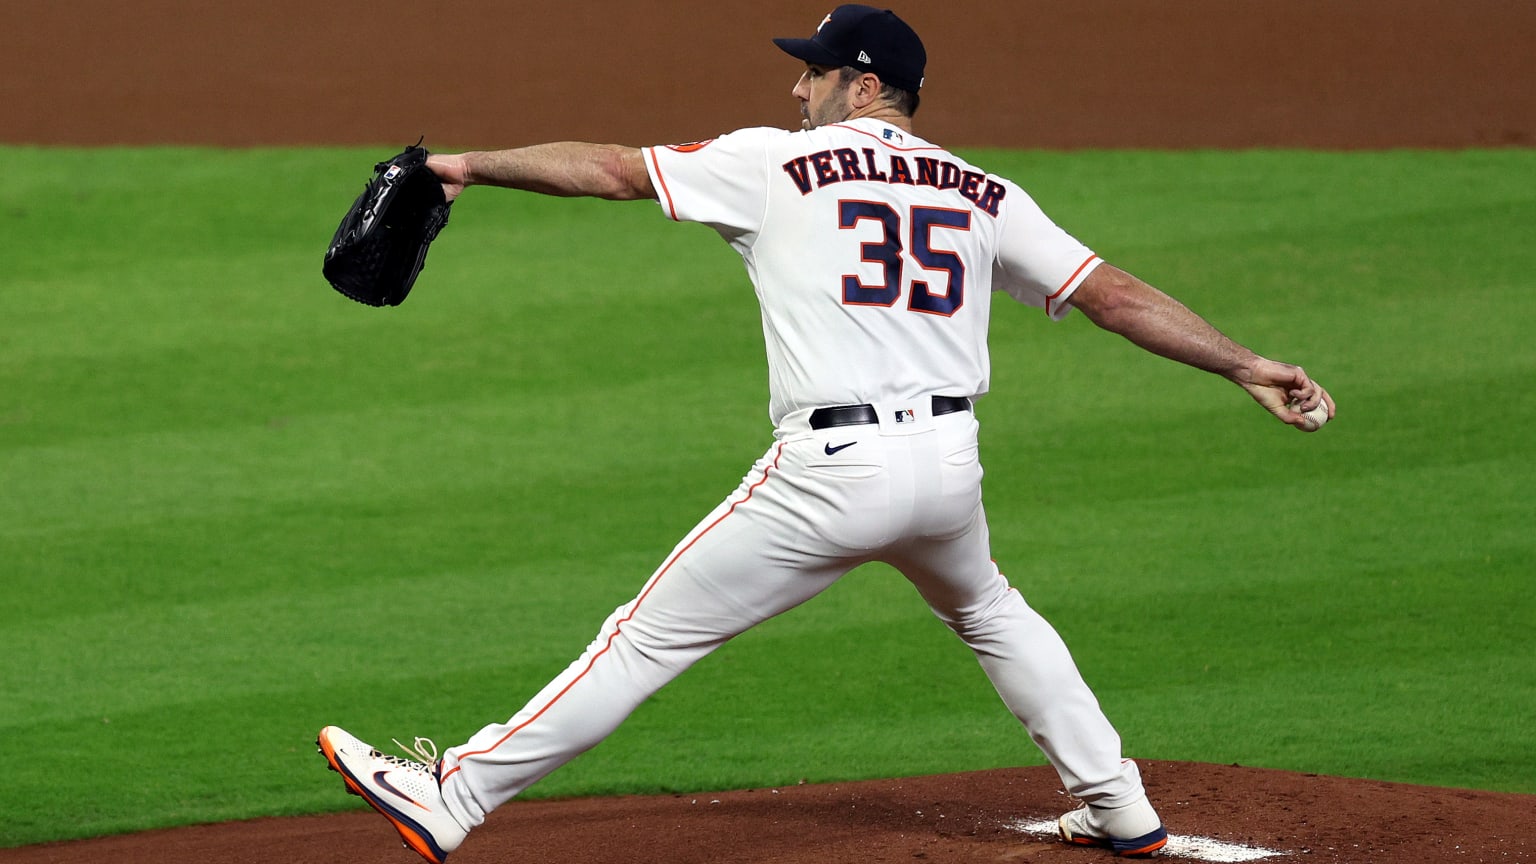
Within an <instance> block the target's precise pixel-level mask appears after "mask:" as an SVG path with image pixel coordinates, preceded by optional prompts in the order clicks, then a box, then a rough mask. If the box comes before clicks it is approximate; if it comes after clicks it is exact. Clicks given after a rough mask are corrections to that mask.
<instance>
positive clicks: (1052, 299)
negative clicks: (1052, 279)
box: [1045, 255, 1099, 315]
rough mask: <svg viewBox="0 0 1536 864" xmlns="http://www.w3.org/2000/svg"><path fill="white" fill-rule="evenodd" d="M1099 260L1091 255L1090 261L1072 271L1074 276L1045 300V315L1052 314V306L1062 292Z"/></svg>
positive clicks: (1068, 278)
mask: <svg viewBox="0 0 1536 864" xmlns="http://www.w3.org/2000/svg"><path fill="white" fill-rule="evenodd" d="M1097 260H1099V256H1097V255H1089V256H1088V260H1086V261H1084V262H1083V263H1082V264H1079V265H1078V267H1077V269H1076V270H1073V271H1072V275H1071V276H1069V277H1067V281H1065V282H1063V283H1061V287H1060V288H1057V289H1056V293H1055V294H1052V295H1051V296H1049V297H1047V298H1045V314H1047V315H1050V314H1051V304H1052V303H1055V302H1056V298H1057V297H1060V296H1061V292H1063V291H1065V290H1067V287H1068V286H1070V285H1071V284H1072V283H1073V282H1076V281H1077V277H1078V274H1080V273H1082V272H1083V271H1084V270H1086V269H1087V268H1088V265H1089V264H1092V263H1093V262H1095V261H1097Z"/></svg>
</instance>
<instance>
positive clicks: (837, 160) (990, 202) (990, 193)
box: [783, 147, 1008, 216]
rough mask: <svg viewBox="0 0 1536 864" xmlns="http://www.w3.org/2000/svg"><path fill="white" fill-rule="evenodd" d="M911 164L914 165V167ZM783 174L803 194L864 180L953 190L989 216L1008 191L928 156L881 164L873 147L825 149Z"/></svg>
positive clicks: (786, 167) (799, 160)
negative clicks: (838, 184) (909, 160)
mask: <svg viewBox="0 0 1536 864" xmlns="http://www.w3.org/2000/svg"><path fill="white" fill-rule="evenodd" d="M912 163H915V168H914V165H913V164H912ZM783 167H784V173H785V174H788V175H789V179H790V180H791V181H793V182H794V184H795V188H796V189H799V190H800V194H801V195H809V194H811V192H812V191H813V190H816V189H822V188H824V187H827V186H830V185H832V184H833V183H844V182H848V181H853V180H863V181H866V182H872V183H905V184H906V185H908V186H931V187H933V188H935V189H953V190H955V191H956V192H958V193H959V194H960V195H961V196H962V197H964V198H966V199H967V200H969V201H971V202H972V203H973V204H975V205H976V208H977V209H978V210H980V211H981V212H983V213H986V214H988V215H990V216H996V215H997V208H998V205H999V204H1000V203H1002V200H1003V196H1005V195H1007V194H1008V190H1007V189H1006V188H1004V187H1003V184H1001V183H998V182H997V181H996V180H989V179H987V175H985V174H981V173H978V172H976V171H966V170H963V169H961V168H960V166H958V165H956V164H954V163H953V162H946V161H944V160H942V159H934V158H932V157H928V156H914V157H913V158H912V162H911V163H909V162H908V161H907V157H905V156H902V155H900V154H898V153H891V154H889V158H887V159H886V160H885V162H884V164H881V163H880V161H879V160H878V159H877V157H876V155H875V150H874V148H872V147H865V148H863V152H862V154H861V153H858V152H855V151H854V149H853V148H852V147H839V148H838V149H836V150H822V151H820V152H818V153H812V154H810V155H808V156H797V157H795V158H794V159H791V160H789V161H788V162H785V163H784V166H783Z"/></svg>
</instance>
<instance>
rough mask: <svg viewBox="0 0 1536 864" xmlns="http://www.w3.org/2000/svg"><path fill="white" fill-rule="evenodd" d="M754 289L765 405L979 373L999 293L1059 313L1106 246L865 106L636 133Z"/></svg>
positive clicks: (934, 389) (968, 382)
mask: <svg viewBox="0 0 1536 864" xmlns="http://www.w3.org/2000/svg"><path fill="white" fill-rule="evenodd" d="M644 157H645V162H646V169H647V171H649V172H650V175H651V181H652V183H654V184H655V187H656V191H657V197H658V199H659V200H660V204H661V207H662V208H663V210H664V211H665V212H666V214H667V216H668V217H670V218H672V219H674V220H677V221H683V222H699V223H703V224H706V225H709V226H710V227H712V228H714V229H715V230H716V231H717V232H719V233H720V235H721V236H722V237H723V238H724V239H725V240H726V241H727V242H728V243H730V245H731V246H732V248H734V249H735V250H736V251H737V253H739V254H740V255H741V258H742V261H743V262H744V263H745V264H746V268H747V273H748V275H749V277H750V278H751V280H752V284H753V286H754V287H755V289H756V291H757V298H758V302H759V304H760V305H761V307H762V320H763V335H764V339H765V342H766V346H767V351H768V373H769V415H770V417H771V418H772V419H773V421H774V423H775V424H778V423H779V422H780V421H781V420H782V419H783V417H784V416H785V415H786V414H788V413H790V412H793V411H796V410H799V409H803V408H818V407H823V406H829V405H856V404H862V403H871V402H877V401H887V400H901V399H910V398H914V397H920V396H924V395H931V394H941V395H949V396H971V397H977V396H980V395H982V394H983V393H985V392H986V391H987V386H988V377H989V375H990V364H989V360H988V355H987V326H988V320H989V317H990V312H991V295H992V292H993V291H995V290H1001V291H1004V292H1006V293H1007V294H1008V295H1009V296H1011V297H1013V298H1014V299H1015V300H1018V301H1020V302H1023V303H1026V304H1029V305H1031V306H1036V307H1040V308H1042V309H1044V310H1045V311H1046V312H1047V314H1049V315H1050V316H1051V317H1052V318H1058V319H1059V318H1062V317H1064V316H1065V315H1066V314H1067V313H1068V312H1069V311H1070V307H1069V306H1068V305H1067V303H1066V299H1067V298H1068V297H1069V296H1071V294H1072V292H1073V291H1074V290H1076V288H1077V286H1078V285H1079V284H1081V282H1082V280H1083V279H1084V278H1086V277H1087V275H1088V274H1089V273H1090V272H1091V271H1092V270H1093V268H1094V267H1095V266H1097V265H1098V264H1099V263H1100V261H1099V258H1098V257H1097V256H1096V255H1094V254H1093V252H1092V251H1090V250H1089V249H1088V248H1087V247H1086V246H1084V245H1083V244H1082V243H1080V242H1078V241H1077V240H1076V239H1074V238H1073V237H1072V236H1071V235H1069V234H1068V233H1067V232H1065V231H1063V230H1062V229H1061V228H1060V227H1058V226H1057V225H1056V224H1055V223H1053V222H1052V221H1051V220H1050V219H1049V218H1048V217H1047V216H1046V215H1045V214H1044V213H1043V212H1042V211H1041V210H1040V208H1039V206H1038V205H1036V204H1035V202H1034V201H1033V200H1032V199H1031V198H1030V197H1029V196H1028V195H1027V194H1026V193H1025V192H1024V190H1023V189H1021V188H1020V187H1019V186H1018V185H1017V184H1015V183H1013V182H1012V181H1009V180H1007V179H1004V178H1001V177H997V176H993V175H990V174H987V173H986V172H984V171H981V170H980V169H978V168H975V167H973V166H971V165H970V164H968V163H966V162H965V161H963V160H962V159H960V158H959V157H957V156H955V155H954V154H952V153H949V152H948V151H946V150H944V149H943V148H940V147H938V146H936V145H933V144H930V143H928V142H927V141H924V140H923V139H921V138H918V137H917V136H915V135H913V134H912V133H910V132H905V131H903V130H901V129H898V128H896V127H894V126H891V125H890V124H887V123H885V122H883V121H880V120H877V119H874V118H862V119H858V120H852V121H848V122H844V123H836V124H831V125H828V126H823V127H820V128H817V129H811V130H804V131H797V132H789V131H785V130H783V129H773V128H754V129H743V130H740V131H737V132H732V133H730V134H727V135H723V136H721V137H719V138H715V139H713V140H710V141H704V142H699V143H696V144H685V145H678V146H664V147H649V148H645V150H644Z"/></svg>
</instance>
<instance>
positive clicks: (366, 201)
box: [323, 142, 453, 306]
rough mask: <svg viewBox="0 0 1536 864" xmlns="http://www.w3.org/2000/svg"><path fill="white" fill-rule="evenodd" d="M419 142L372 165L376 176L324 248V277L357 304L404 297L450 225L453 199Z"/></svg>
mask: <svg viewBox="0 0 1536 864" xmlns="http://www.w3.org/2000/svg"><path fill="white" fill-rule="evenodd" d="M419 145H420V142H417V145H416V146H411V147H407V148H405V150H404V151H402V152H401V153H400V154H399V155H398V156H394V157H392V158H390V159H387V160H385V161H383V162H380V163H379V164H377V165H375V166H373V179H372V180H369V181H368V185H367V186H366V187H365V188H364V189H363V194H361V195H359V196H357V200H356V201H354V202H352V209H350V210H348V211H347V215H346V217H344V218H343V219H342V220H341V226H340V227H338V228H337V229H336V236H335V237H333V238H331V245H330V248H329V249H326V250H325V267H324V268H323V271H324V273H325V278H326V281H328V282H330V283H331V285H332V287H334V288H335V289H336V290H337V291H340V292H341V293H343V294H345V295H346V296H348V297H351V298H352V299H353V300H356V301H357V302H359V303H366V304H368V305H369V306H399V305H400V304H401V303H402V302H404V300H405V295H407V294H409V293H411V286H412V285H414V284H416V276H417V274H419V273H420V272H421V269H422V267H423V266H425V265H426V261H427V248H428V247H429V246H431V245H432V241H433V240H434V239H436V238H437V232H439V231H441V230H443V226H444V225H446V224H448V210H449V208H451V207H452V206H453V204H452V202H450V201H448V200H446V199H445V198H444V196H443V186H442V182H441V181H439V180H438V179H437V176H436V175H434V174H433V173H432V171H431V169H429V168H428V167H427V151H426V150H425V149H423V148H422V147H421V146H419Z"/></svg>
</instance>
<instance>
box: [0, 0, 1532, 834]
mask: <svg viewBox="0 0 1536 864" xmlns="http://www.w3.org/2000/svg"><path fill="white" fill-rule="evenodd" d="M830 5H831V0H815V2H811V0H783V2H775V3H753V4H747V3H719V2H715V3H704V2H671V3H668V2H665V0H663V3H661V4H660V5H659V6H658V5H657V4H641V3H619V2H601V0H600V2H597V3H591V4H584V5H580V6H575V7H571V6H568V5H566V4H559V3H540V4H501V3H495V2H491V0H465V2H453V3H443V4H431V3H407V2H404V0H374V2H367V3H365V2H362V0H327V2H324V3H313V2H309V0H266V2H262V3H205V2H200V0H137V2H134V3H118V2H109V0H74V2H69V3H51V4H50V3H31V4H25V5H24V6H23V5H20V4H13V6H12V7H11V8H8V9H7V16H6V18H7V23H6V26H5V27H4V28H0V105H4V106H5V111H4V122H3V124H0V140H3V141H7V142H13V143H39V144H85V145H98V144H155V143H187V144H214V145H235V146H244V145H286V144H298V145H305V144H329V143H341V144H348V143H350V144H370V145H376V144H381V145H384V146H390V147H393V146H397V145H398V144H400V143H402V142H405V141H414V140H415V139H416V137H417V136H419V135H423V134H425V135H426V136H427V137H428V139H429V144H434V143H435V144H437V145H438V146H446V145H455V146H463V147H485V146H506V145H513V144H522V143H529V142H534V141H542V140H553V139H562V138H575V139H589V140H609V141H619V142H623V143H630V144H648V143H660V142H676V141H689V140H695V139H699V138H705V137H709V136H711V135H714V134H716V133H718V132H720V131H724V130H727V129H730V128H735V127H739V126H746V125H755V124H761V123H769V124H779V125H785V124H792V123H793V122H794V120H795V109H794V106H793V102H792V101H791V100H790V98H789V88H790V85H791V84H792V82H793V79H794V76H795V75H796V74H797V71H796V68H795V66H794V61H791V60H788V58H785V57H783V56H782V55H780V54H779V53H778V52H777V51H775V50H774V49H773V48H772V46H771V45H769V44H768V43H767V41H766V40H767V38H768V37H769V36H774V35H802V34H808V33H809V31H810V29H811V27H812V26H813V25H814V24H815V22H816V21H817V20H818V19H819V17H820V16H821V15H822V14H823V13H824V12H825V11H826V10H827V8H830ZM518 7H523V8H518ZM900 11H902V12H903V14H904V16H905V17H907V18H908V20H910V21H912V23H913V24H914V25H915V26H916V27H917V29H918V31H919V32H921V33H922V34H923V35H924V37H925V39H926V40H927V42H928V46H929V54H930V57H931V58H932V59H931V61H930V63H929V70H928V76H929V78H928V86H927V87H926V88H925V90H924V106H923V109H922V111H921V112H920V114H919V116H918V124H919V128H920V129H921V130H922V131H923V132H924V133H925V134H926V135H927V136H928V137H931V138H933V139H935V140H937V141H941V142H944V143H948V144H950V145H954V146H960V145H969V146H978V145H991V146H1012V147H1052V148H1062V147H1120V146H1132V147H1165V148H1189V147H1227V148H1230V147H1251V146H1301V147H1322V148H1335V149H1351V148H1382V147H1463V146H1507V145H1517V146H1530V145H1531V144H1532V143H1533V142H1536V51H1532V50H1531V47H1532V46H1533V45H1536V3H1532V2H1529V0H1351V2H1340V0H1283V2H1282V0H1179V2H1177V3H1173V2H1169V0H1009V2H1003V0H997V2H991V3H984V2H973V0H951V2H943V3H939V2H917V0H911V2H907V3H905V4H902V6H901V7H900ZM434 15H439V16H442V20H434V17H433V16H434ZM1121 720H1122V722H1125V723H1134V722H1135V718H1121ZM315 768H316V770H315V772H314V775H313V776H312V777H309V778H295V782H306V783H307V782H314V783H335V785H336V788H337V794H338V795H340V794H341V787H340V784H339V783H337V782H336V781H335V777H334V775H332V774H330V773H329V772H326V771H325V770H323V767H322V765H321V764H320V763H319V761H318V760H317V762H316V766H315ZM1143 768H1144V771H1145V773H1146V775H1147V778H1148V785H1149V787H1150V789H1151V791H1152V793H1153V795H1154V796H1155V800H1156V801H1157V802H1158V805H1159V807H1160V809H1161V811H1162V813H1163V815H1164V817H1165V819H1166V821H1167V824H1168V827H1169V829H1170V830H1171V831H1173V832H1174V833H1175V834H1176V835H1180V834H1182V835H1201V836H1207V837H1213V838H1217V839H1222V840H1227V841H1232V842H1243V843H1252V844H1258V845H1262V846H1265V847H1268V848H1272V849H1277V850H1283V851H1285V852H1286V853H1288V857H1291V858H1294V859H1295V860H1300V861H1316V862H1334V861H1338V862H1361V864H1367V862H1409V861H1411V862H1436V861H1456V862H1485V861H1486V862H1523V861H1536V796H1529V795H1525V796H1522V795H1508V794H1497V793H1488V792H1473V791H1465V790H1451V789H1436V788H1426V787H1416V786H1403V785H1394V784H1388V783H1379V782H1373V781H1365V780H1348V779H1340V778H1332V777H1319V776H1312V775H1299V774H1292V773H1286V772H1279V771H1268V770H1255V769H1246V768H1239V767H1236V766H1216V765H1203V764H1189V763H1173V762H1145V761H1144V762H1143ZM1069 806H1070V803H1069V801H1068V800H1067V799H1066V798H1065V797H1064V796H1063V795H1062V793H1061V791H1060V784H1059V783H1058V781H1057V780H1056V778H1055V775H1054V774H1053V773H1051V772H1050V771H1049V769H1041V768H1028V769H1000V770H995V771H987V772H980V773H972V774H959V775H948V776H940V777H922V778H907V779H899V780H881V781H869V782H859V783H839V784H832V785H822V786H797V787H792V788H782V789H759V790H749V791H727V792H719V793H715V794H697V795H680V796H660V797H626V798H612V799H600V800H568V801H517V802H513V803H512V804H510V805H508V806H507V807H505V808H503V809H502V810H499V811H497V812H496V813H495V814H493V815H492V819H491V821H490V822H489V823H488V824H487V825H486V826H485V827H484V828H482V829H481V830H479V831H477V832H476V833H475V835H474V836H473V837H471V838H470V840H469V841H468V842H467V843H466V845H465V846H464V848H463V849H461V850H460V851H459V852H458V853H456V854H455V855H454V858H453V860H454V861H455V862H456V864H475V862H491V861H519V862H524V861H532V862H544V864H561V862H572V864H578V862H579V864H601V862H609V861H612V862H618V861H623V862H628V864H645V862H658V864H662V862H665V864H689V862H700V864H704V862H709V864H715V862H785V864H798V862H827V861H836V862H849V864H857V862H894V861H913V860H918V861H943V862H957V864H967V862H1001V861H1011V862H1058V861H1059V862H1077V861H1091V860H1105V857H1106V856H1105V855H1104V853H1102V852H1099V851H1097V850H1084V849H1074V848H1068V847H1066V846H1064V845H1062V844H1059V843H1056V842H1053V841H1051V840H1050V839H1048V838H1040V837H1034V836H1031V835H1027V834H1023V833H1020V832H1019V831H1018V830H1016V829H1014V828H1011V827H1009V826H1010V824H1011V823H1013V822H1015V821H1017V820H1025V821H1033V820H1040V819H1049V818H1053V817H1054V816H1055V815H1057V814H1058V813H1060V812H1061V811H1062V810H1064V809H1067V808H1068V807H1069ZM393 838H394V835H393V832H392V831H390V830H389V829H388V828H387V826H386V825H385V824H384V823H383V821H382V820H380V819H379V818H378V817H376V816H374V815H373V814H372V813H371V812H367V811H363V812H356V813H348V814H344V815H340V816H316V817H306V818H297V819H264V820H256V821H251V822H241V823H235V824H226V825H210V826H198V827H192V828H183V829H176V830H170V831H156V832H149V833H144V834H137V835H127V836H120V837H108V838H101V839H96V840H90V841H84V842H77V843H63V844H50V845H45V846H34V847H27V848H21V849H11V850H3V851H0V862H5V864H32V862H99V861H127V862H132V861H137V860H150V859H152V860H155V861H157V862H160V864H176V862H200V864H201V862H207V861H220V862H231V864H238V862H257V861H263V862H265V861H284V862H290V864H300V862H306V861H314V862H343V864H345V862H353V861H363V860H376V861H386V862H387V861H400V862H407V864H408V862H412V861H415V860H417V859H416V858H415V856H414V855H412V854H411V853H409V852H406V851H404V850H402V849H399V848H398V847H397V846H396V844H395V842H394V839H393Z"/></svg>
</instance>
